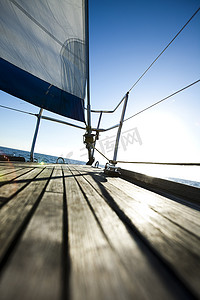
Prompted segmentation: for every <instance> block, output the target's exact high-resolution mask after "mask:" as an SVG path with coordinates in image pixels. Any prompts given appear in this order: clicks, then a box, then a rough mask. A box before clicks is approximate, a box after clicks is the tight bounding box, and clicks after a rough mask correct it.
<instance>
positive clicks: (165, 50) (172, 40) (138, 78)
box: [128, 7, 200, 92]
mask: <svg viewBox="0 0 200 300" xmlns="http://www.w3.org/2000/svg"><path fill="white" fill-rule="evenodd" d="M199 10H200V7H199V8H198V9H197V10H196V12H195V13H194V14H193V15H192V16H191V18H190V19H189V20H188V21H187V22H186V23H185V25H184V26H183V27H182V28H181V29H180V30H179V32H178V33H177V34H176V35H175V36H174V38H173V39H172V40H171V41H170V42H169V44H168V45H167V46H166V47H165V48H164V49H163V50H162V51H161V52H160V54H159V55H158V56H157V57H156V59H154V61H153V62H152V63H151V64H150V66H149V67H148V68H147V69H146V70H145V71H144V73H143V74H142V75H141V76H140V77H139V78H138V80H137V81H136V82H135V83H134V84H133V85H132V87H131V88H130V89H129V90H128V92H130V91H131V90H132V89H133V88H134V87H135V86H136V85H137V83H138V82H139V81H140V80H141V79H142V77H143V76H144V75H145V74H146V73H147V72H148V71H149V69H150V68H151V67H152V66H153V64H154V63H155V62H156V61H157V60H158V59H159V58H160V56H161V55H162V54H163V53H164V52H165V51H166V50H167V48H168V47H169V46H170V45H171V44H172V43H173V42H174V40H175V39H176V38H177V37H178V36H179V34H180V33H181V32H182V31H183V29H184V28H185V27H186V26H187V25H188V24H189V22H190V21H191V20H192V19H193V18H194V16H195V15H196V14H197V13H198V12H199Z"/></svg>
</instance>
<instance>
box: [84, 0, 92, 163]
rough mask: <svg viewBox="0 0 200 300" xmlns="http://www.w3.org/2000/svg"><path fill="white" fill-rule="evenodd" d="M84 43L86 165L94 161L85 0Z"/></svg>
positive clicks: (87, 22) (87, 10)
mask: <svg viewBox="0 0 200 300" xmlns="http://www.w3.org/2000/svg"><path fill="white" fill-rule="evenodd" d="M85 43H86V79H87V130H86V134H85V135H84V143H85V144H86V148H87V149H88V159H89V160H88V162H87V164H88V165H92V163H93V162H94V157H93V152H94V151H93V148H92V146H91V144H93V141H94V135H93V134H92V128H91V105H90V72H89V5H88V0H85Z"/></svg>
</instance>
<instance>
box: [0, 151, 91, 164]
mask: <svg viewBox="0 0 200 300" xmlns="http://www.w3.org/2000/svg"><path fill="white" fill-rule="evenodd" d="M0 155H11V156H19V157H24V158H25V160H26V161H30V152H29V151H24V150H18V149H13V148H6V147H0ZM57 159H58V156H53V155H47V154H41V153H34V160H35V162H38V163H42V162H43V163H50V164H54V163H56V161H57ZM63 159H64V162H65V163H67V164H76V165H77V164H79V165H80V164H81V165H84V164H85V162H83V161H79V160H74V159H69V158H63ZM61 162H62V161H61Z"/></svg>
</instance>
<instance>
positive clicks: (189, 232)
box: [151, 207, 200, 240]
mask: <svg viewBox="0 0 200 300" xmlns="http://www.w3.org/2000/svg"><path fill="white" fill-rule="evenodd" d="M151 209H152V210H153V211H154V212H155V213H157V214H159V215H160V216H162V217H163V218H165V219H166V220H168V221H169V222H171V223H173V224H174V225H176V226H177V227H179V228H181V229H182V230H184V231H186V232H187V233H188V234H190V235H193V236H194V237H195V238H197V239H198V240H200V237H199V236H198V235H196V234H195V233H194V232H191V231H189V230H188V229H187V228H185V227H183V226H181V225H180V224H178V223H177V222H175V221H173V220H171V219H170V218H168V217H167V216H165V215H164V214H161V213H160V212H159V211H157V210H156V209H155V208H153V207H151Z"/></svg>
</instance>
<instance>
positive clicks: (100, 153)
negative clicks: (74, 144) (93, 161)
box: [88, 144, 110, 162]
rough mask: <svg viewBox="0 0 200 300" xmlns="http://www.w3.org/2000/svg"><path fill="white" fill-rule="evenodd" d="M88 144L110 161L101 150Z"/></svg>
mask: <svg viewBox="0 0 200 300" xmlns="http://www.w3.org/2000/svg"><path fill="white" fill-rule="evenodd" d="M88 145H90V146H91V147H92V148H93V149H95V150H96V151H97V152H99V154H101V155H102V156H103V157H104V158H105V159H106V160H107V161H109V162H110V159H109V158H107V157H106V156H105V155H104V154H103V153H102V152H101V151H99V150H98V149H97V148H96V147H95V146H94V145H92V144H88Z"/></svg>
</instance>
